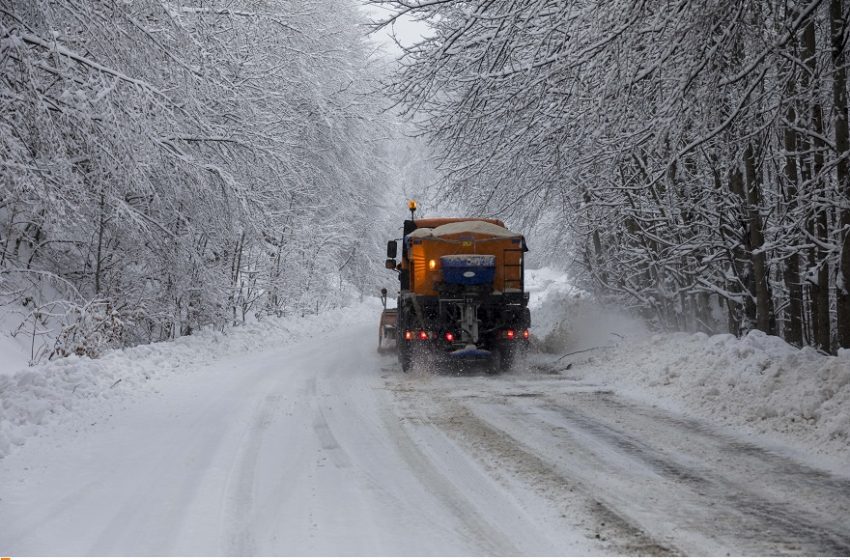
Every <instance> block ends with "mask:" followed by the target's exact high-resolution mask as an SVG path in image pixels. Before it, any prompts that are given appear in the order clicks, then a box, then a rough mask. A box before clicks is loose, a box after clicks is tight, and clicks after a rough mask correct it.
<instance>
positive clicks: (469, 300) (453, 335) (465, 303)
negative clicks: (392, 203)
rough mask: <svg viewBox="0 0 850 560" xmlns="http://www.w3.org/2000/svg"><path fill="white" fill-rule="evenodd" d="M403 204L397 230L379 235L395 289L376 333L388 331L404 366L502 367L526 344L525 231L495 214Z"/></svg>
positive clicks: (528, 317)
mask: <svg viewBox="0 0 850 560" xmlns="http://www.w3.org/2000/svg"><path fill="white" fill-rule="evenodd" d="M409 209H410V213H411V214H410V219H409V220H405V221H404V233H403V237H402V238H401V239H400V240H397V239H394V240H391V241H389V242H388V243H387V261H386V268H388V269H390V270H394V271H397V272H398V276H399V283H400V290H399V295H398V305H397V308H396V309H395V310H392V309H390V310H386V309H385V311H384V314H383V315H382V317H381V326H380V328H381V333H380V336H384V337H385V336H386V335H387V334H389V333H390V332H392V334H393V335H394V336H395V350H396V353H397V355H398V360H399V362H400V363H401V368H402V370H403V371H405V372H406V371H408V370H410V369H411V368H412V367H414V366H415V365H418V364H419V363H425V364H455V365H457V366H460V367H463V365H464V364H469V363H479V364H483V365H484V366H485V368H486V371H487V372H488V373H490V374H495V373H498V372H500V371H506V370H509V369H510V368H511V367H512V365H513V363H514V361H515V359H516V358H517V356H519V355H520V354H521V353H522V352H524V351H525V350H526V349H527V346H528V338H529V327H530V325H531V315H530V313H529V310H528V294H527V293H526V292H525V273H524V263H523V255H524V253H525V252H526V251H528V247H527V246H526V243H525V238H524V237H523V236H522V235H521V234H519V233H515V232H512V231H510V230H508V229H507V228H506V227H505V224H504V223H502V222H501V221H500V220H496V219H488V218H420V219H417V218H416V214H415V213H416V203H415V202H414V201H410V203H409ZM399 241H401V260H400V261H399V262H397V261H396V259H397V258H398V253H399V246H398V245H399ZM390 322H392V323H393V324H392V329H388V328H386V327H388V326H389V325H388V323H390ZM380 344H381V341H380V340H379V345H380Z"/></svg>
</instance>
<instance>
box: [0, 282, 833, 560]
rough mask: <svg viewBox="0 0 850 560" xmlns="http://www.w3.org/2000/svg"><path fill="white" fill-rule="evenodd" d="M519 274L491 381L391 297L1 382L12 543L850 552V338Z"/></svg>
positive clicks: (0, 435) (155, 549)
mask: <svg viewBox="0 0 850 560" xmlns="http://www.w3.org/2000/svg"><path fill="white" fill-rule="evenodd" d="M527 280H528V286H529V288H530V289H531V290H532V291H533V297H532V305H533V306H534V311H533V330H534V333H535V344H536V345H537V346H538V347H539V348H541V349H543V350H548V351H549V353H535V354H533V355H532V356H530V358H529V361H528V363H527V364H523V365H519V366H518V367H517V368H516V370H515V371H514V372H512V373H510V374H506V375H502V376H498V377H487V376H484V375H478V374H472V375H463V376H453V375H434V374H433V373H432V372H425V371H419V372H414V373H413V374H409V375H405V374H402V373H401V372H400V370H399V368H398V365H397V363H396V362H395V359H394V357H393V356H391V355H379V354H378V353H377V352H376V351H375V346H376V344H377V332H376V330H377V328H376V323H377V316H378V313H379V309H380V306H379V304H378V303H377V301H376V300H368V301H366V302H365V303H362V304H357V305H352V306H351V307H350V308H347V309H342V310H337V311H333V312H328V313H325V314H322V315H319V316H308V317H289V318H283V319H271V320H266V321H263V322H261V323H256V324H251V325H247V326H245V327H240V328H236V329H233V331H232V332H230V333H228V335H226V336H225V335H222V334H221V333H217V332H213V331H206V332H202V333H199V334H197V335H195V336H192V337H186V338H182V339H179V340H177V341H175V342H170V343H161V344H155V345H150V346H142V347H137V348H133V349H128V350H124V351H117V352H111V353H109V354H107V355H106V356H104V357H103V358H101V359H99V360H89V359H80V358H71V359H65V360H59V361H56V362H53V363H50V364H47V365H43V366H38V367H35V368H31V369H29V370H26V371H23V372H19V373H16V374H13V375H8V376H0V455H2V458H0V528H2V529H0V542H2V543H3V546H4V551H6V552H8V553H11V554H13V555H53V554H76V555H123V554H133V555H161V554H167V555H193V554H204V555H218V554H229V555H260V554H262V555H286V554H296V555H297V554H369V555H371V554H377V555H384V554H390V555H411V554H415V555H432V554H441V555H477V554H490V555H502V554H508V555H531V554H536V555H597V554H606V555H618V554H630V555H636V554H653V555H667V554H677V553H683V554H690V555H723V554H732V555H778V554H792V555H847V554H848V553H850V469H848V467H847V465H848V464H850V463H848V458H850V451H848V447H850V444H848V422H850V419H848V416H847V414H848V413H847V410H848V408H850V407H848V404H850V403H848V398H850V397H848V387H850V356H848V355H847V354H846V353H845V354H842V355H841V356H839V357H827V356H822V355H820V354H818V353H816V352H814V351H812V350H797V349H793V348H791V347H789V346H787V345H785V344H784V343H782V342H781V341H779V340H778V339H776V338H773V337H767V336H765V335H763V334H761V333H756V332H753V333H750V335H748V336H747V337H745V338H744V339H743V340H735V339H734V338H732V337H728V336H715V337H707V336H705V335H689V334H666V335H660V334H652V333H650V332H649V331H648V330H647V329H646V328H645V327H644V326H643V325H642V323H641V322H640V321H639V320H637V319H635V318H633V317H629V316H628V315H627V314H625V313H623V312H621V311H619V310H617V309H611V308H603V307H601V306H599V305H598V304H596V303H595V302H594V301H593V299H592V298H591V297H590V296H589V295H588V294H585V293H582V292H581V291H579V290H577V289H575V288H574V287H572V286H571V285H570V283H569V281H568V279H567V278H566V277H564V275H563V274H561V273H559V272H556V271H552V270H541V271H529V273H528V279H527Z"/></svg>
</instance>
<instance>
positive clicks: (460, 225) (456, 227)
mask: <svg viewBox="0 0 850 560" xmlns="http://www.w3.org/2000/svg"><path fill="white" fill-rule="evenodd" d="M457 233H480V234H483V235H489V236H491V237H522V234H521V233H516V232H513V231H511V230H509V229H507V228H503V227H502V226H497V225H496V224H491V223H490V222H482V221H480V220H470V221H468V222H450V223H448V224H443V225H441V226H437V227H435V228H419V229H416V230H414V231H413V232H411V233H410V237H417V238H428V237H442V236H444V235H453V234H457Z"/></svg>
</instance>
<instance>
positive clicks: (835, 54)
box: [829, 0, 850, 348]
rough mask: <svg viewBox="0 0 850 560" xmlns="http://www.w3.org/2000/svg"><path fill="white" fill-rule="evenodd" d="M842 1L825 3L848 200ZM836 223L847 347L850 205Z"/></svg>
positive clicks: (842, 336) (842, 190)
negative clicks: (827, 7)
mask: <svg viewBox="0 0 850 560" xmlns="http://www.w3.org/2000/svg"><path fill="white" fill-rule="evenodd" d="M842 8H843V1H842V0H831V1H830V3H829V28H830V35H831V37H830V39H831V43H832V66H833V68H834V69H835V74H834V75H833V79H832V102H833V110H834V114H835V121H834V126H835V150H836V152H837V154H836V155H837V157H838V161H837V164H836V166H835V171H836V175H837V179H838V197H839V199H842V198H843V199H844V200H845V201H847V200H850V162H848V161H847V157H848V151H850V131H848V126H847V70H846V68H845V67H844V64H845V58H844V31H845V28H846V26H847V22H846V21H845V20H844V16H843V10H842ZM838 223H839V227H840V228H841V229H840V232H839V237H838V239H839V246H840V247H841V256H840V261H839V268H838V270H839V274H838V281H837V282H836V299H837V303H838V305H837V308H838V346H840V347H841V348H850V208H847V207H844V208H842V209H840V210H839V216H838Z"/></svg>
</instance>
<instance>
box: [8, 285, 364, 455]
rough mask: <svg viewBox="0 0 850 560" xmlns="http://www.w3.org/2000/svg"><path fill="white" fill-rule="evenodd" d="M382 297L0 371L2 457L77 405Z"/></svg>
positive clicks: (280, 340) (280, 339) (299, 331)
mask: <svg viewBox="0 0 850 560" xmlns="http://www.w3.org/2000/svg"><path fill="white" fill-rule="evenodd" d="M379 310H380V303H379V302H378V301H377V300H375V299H369V300H367V301H366V302H365V303H362V304H359V305H356V306H354V307H351V308H344V309H338V310H333V311H327V312H324V313H322V314H320V315H308V316H306V317H300V316H290V317H283V318H276V317H267V318H265V319H263V320H262V321H261V322H255V323H249V324H247V325H244V326H240V327H236V328H233V329H232V330H231V331H230V332H228V333H227V334H223V333H221V332H219V331H216V330H212V329H206V330H202V331H200V332H198V333H196V334H194V335H192V336H187V337H181V338H178V339H177V340H174V341H169V342H160V343H156V344H147V345H143V346H136V347H134V348H127V349H124V350H115V351H112V352H109V353H107V354H106V355H104V356H103V357H101V358H98V359H94V360H93V359H90V358H86V357H78V356H71V357H69V358H63V359H60V360H56V361H54V362H49V363H47V364H44V365H41V366H36V367H33V368H30V369H25V370H22V371H19V372H17V373H15V374H12V375H8V376H0V457H3V456H4V455H6V454H8V453H9V452H10V450H11V449H12V446H19V445H23V444H24V442H26V440H27V439H28V438H29V437H32V436H33V435H35V434H36V433H38V431H39V428H40V427H41V426H43V425H46V424H49V423H51V422H53V421H55V420H56V418H57V417H58V416H59V413H62V412H65V411H69V410H73V409H77V408H80V407H92V406H98V405H99V406H101V407H104V408H107V409H108V408H109V406H110V403H111V402H112V401H113V399H116V398H119V397H121V396H126V395H129V394H131V393H132V390H131V389H134V390H136V391H138V390H144V385H145V384H146V382H147V381H149V380H150V379H151V378H155V377H161V376H166V375H173V374H178V373H179V372H180V371H181V370H182V369H185V368H188V367H190V366H198V365H204V364H209V363H212V362H214V361H216V360H218V359H221V358H224V357H226V356H230V355H234V354H240V353H245V352H249V351H252V350H258V349H262V348H268V347H271V346H273V345H275V344H278V345H279V344H291V343H295V342H297V341H298V340H301V339H304V338H306V337H311V336H312V335H313V334H314V333H321V332H325V331H327V330H330V329H331V328H332V327H333V328H336V327H339V326H344V325H347V324H353V323H355V322H362V320H363V319H362V317H363V316H364V315H367V316H375V317H377V316H378V313H379V312H380V311H379Z"/></svg>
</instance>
